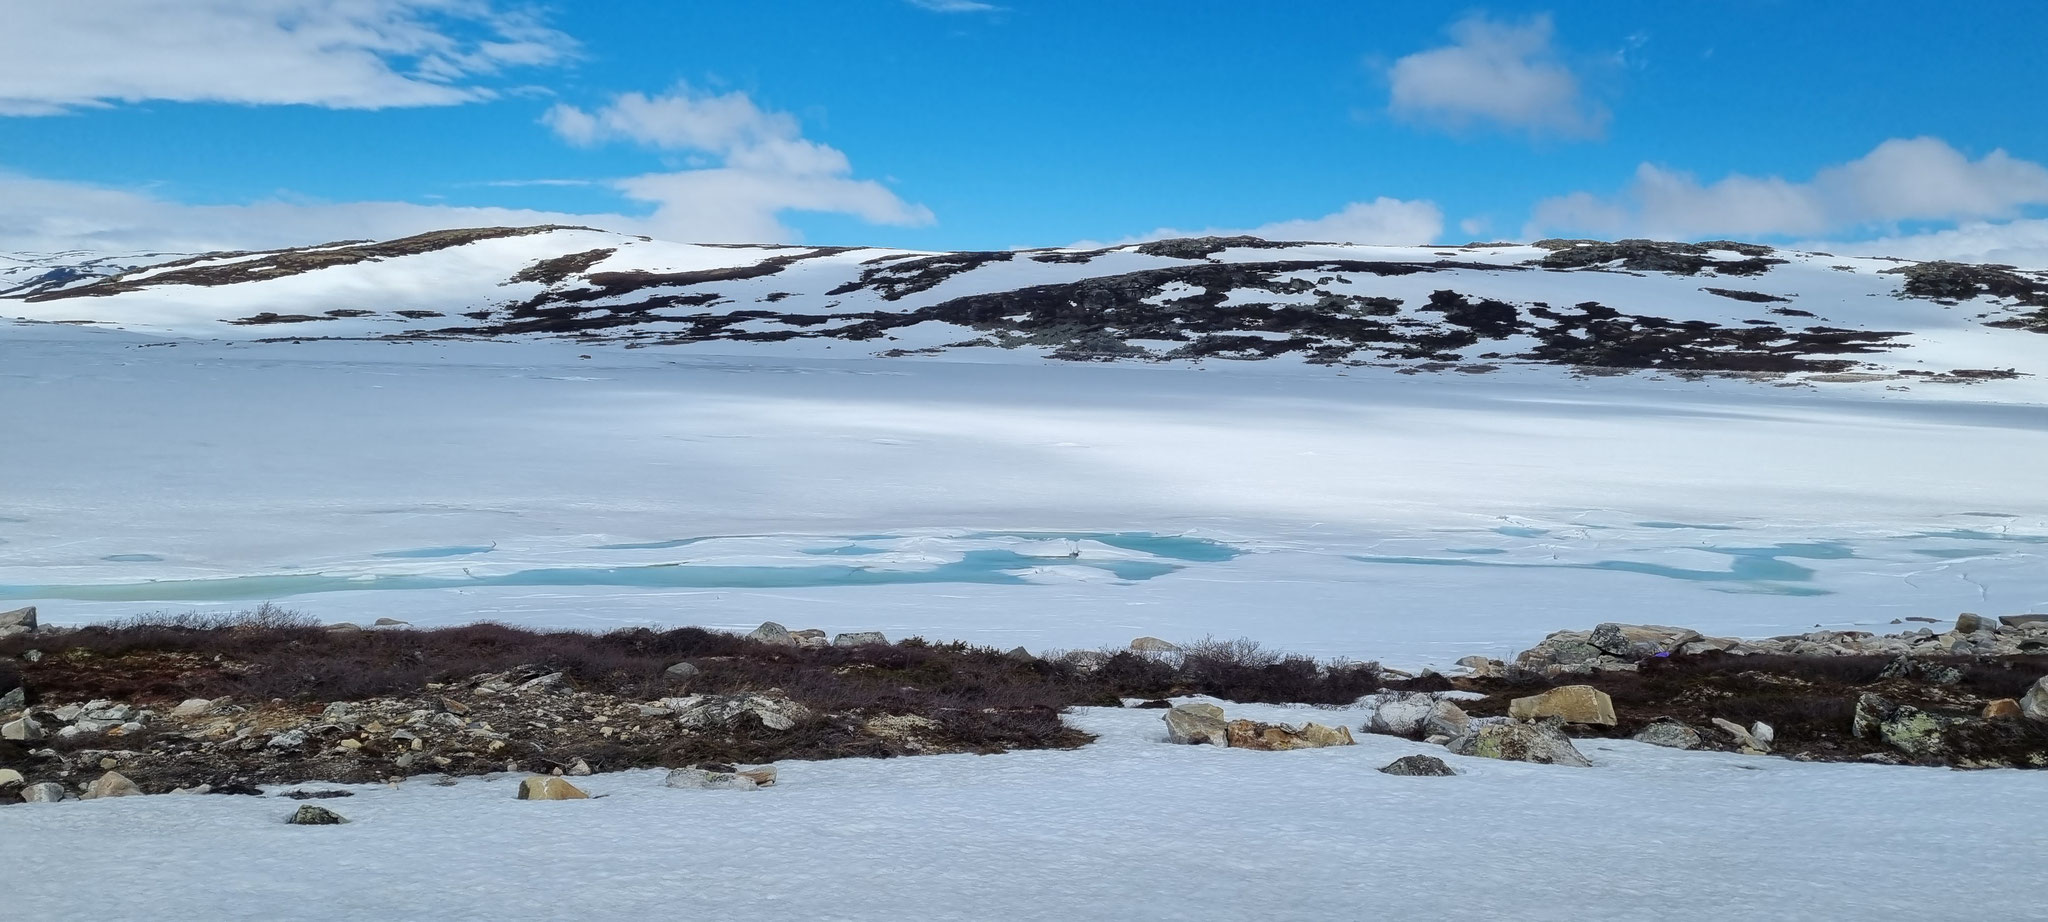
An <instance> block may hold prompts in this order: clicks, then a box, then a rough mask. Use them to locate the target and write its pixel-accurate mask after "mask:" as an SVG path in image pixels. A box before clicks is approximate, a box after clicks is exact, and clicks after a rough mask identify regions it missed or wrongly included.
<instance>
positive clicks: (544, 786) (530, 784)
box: [517, 775, 590, 800]
mask: <svg viewBox="0 0 2048 922" xmlns="http://www.w3.org/2000/svg"><path fill="white" fill-rule="evenodd" d="M517 799H519V800H589V799H590V795H589V794H585V793H583V790H582V789H581V788H578V787H577V786H575V785H573V784H570V783H569V782H567V781H564V780H562V779H560V778H557V777H555V776H553V775H534V776H533V777H530V778H527V779H526V780H524V781H521V782H519V795H518V798H517Z"/></svg>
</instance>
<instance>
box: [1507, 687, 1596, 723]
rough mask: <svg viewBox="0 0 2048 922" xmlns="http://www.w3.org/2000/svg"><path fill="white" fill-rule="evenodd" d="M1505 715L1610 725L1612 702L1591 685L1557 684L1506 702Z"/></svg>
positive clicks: (1517, 718) (1529, 718)
mask: <svg viewBox="0 0 2048 922" xmlns="http://www.w3.org/2000/svg"><path fill="white" fill-rule="evenodd" d="M1508 716H1509V717H1513V718H1515V719H1516V720H1538V719H1541V718H1544V717H1557V718H1561V719H1563V720H1564V722H1565V723H1574V724H1599V725H1601V726H1605V727H1611V726H1614V723H1615V721H1614V701H1613V700H1612V699H1610V698H1608V697H1607V693H1606V692H1604V691H1601V690H1599V689H1597V688H1594V687H1593V686H1591V685H1560V686H1558V687H1556V688H1553V689H1551V690H1549V691H1546V692H1544V693H1542V694H1540V695H1530V696H1529V697H1527V698H1516V699H1515V700H1513V701H1510V702H1508Z"/></svg>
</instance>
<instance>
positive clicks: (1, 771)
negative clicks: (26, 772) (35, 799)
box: [0, 768, 28, 788]
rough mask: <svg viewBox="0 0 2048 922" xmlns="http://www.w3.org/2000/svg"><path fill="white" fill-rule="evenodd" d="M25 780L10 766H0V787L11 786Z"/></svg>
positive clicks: (23, 782)
mask: <svg viewBox="0 0 2048 922" xmlns="http://www.w3.org/2000/svg"><path fill="white" fill-rule="evenodd" d="M27 782H28V779H27V778H23V777H22V776H21V773H20V772H18V771H15V770H14V769H11V768H0V788H11V787H14V786H15V785H18V784H26V783H27Z"/></svg>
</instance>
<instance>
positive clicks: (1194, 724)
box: [1164, 704, 1230, 746]
mask: <svg viewBox="0 0 2048 922" xmlns="http://www.w3.org/2000/svg"><path fill="white" fill-rule="evenodd" d="M1164 718H1165V720H1166V739H1167V741H1168V742H1172V743H1181V744H1189V745H1198V744H1204V743H1206V744H1208V745H1211V746H1228V745H1230V735H1229V733H1228V732H1227V730H1226V728H1225V725H1224V720H1223V709H1222V708H1220V707H1217V706H1215V705H1213V704H1183V705H1181V706H1179V707H1176V708H1173V709H1171V710H1169V711H1167V712H1166V714H1165V715H1164Z"/></svg>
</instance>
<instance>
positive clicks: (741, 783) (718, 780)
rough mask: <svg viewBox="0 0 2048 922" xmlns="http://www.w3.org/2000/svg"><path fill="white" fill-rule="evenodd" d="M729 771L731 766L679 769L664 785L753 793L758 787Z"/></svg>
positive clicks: (751, 780)
mask: <svg viewBox="0 0 2048 922" xmlns="http://www.w3.org/2000/svg"><path fill="white" fill-rule="evenodd" d="M721 769H726V770H721ZM729 769H730V766H721V767H698V766H691V767H689V768H678V769H676V770H674V771H672V772H669V773H668V779H667V780H666V781H664V782H662V783H664V784H666V785H668V786H669V787H672V788H691V789H697V790H708V791H751V790H753V789H754V788H755V787H756V785H755V784H754V779H752V778H748V777H746V776H744V775H741V774H740V773H739V772H738V771H733V770H729Z"/></svg>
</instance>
